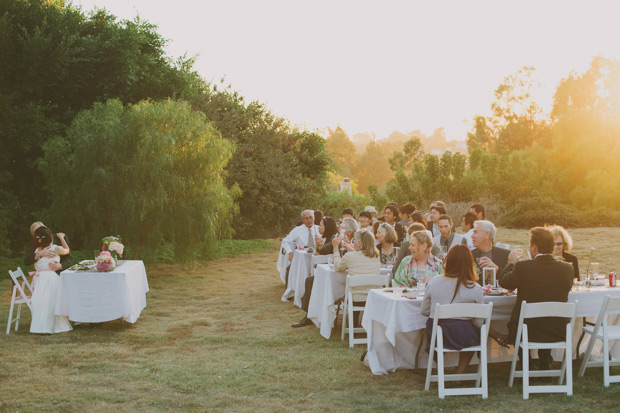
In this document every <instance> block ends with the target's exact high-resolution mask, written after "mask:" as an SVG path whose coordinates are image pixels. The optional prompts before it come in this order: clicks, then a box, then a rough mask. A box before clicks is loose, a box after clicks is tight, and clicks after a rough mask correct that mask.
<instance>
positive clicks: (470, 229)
mask: <svg viewBox="0 0 620 413" xmlns="http://www.w3.org/2000/svg"><path fill="white" fill-rule="evenodd" d="M477 220H478V218H477V217H476V214H474V213H473V212H471V211H469V212H468V213H466V214H465V215H463V219H462V220H461V229H462V230H463V232H464V233H465V234H464V235H463V238H465V240H466V241H467V246H468V247H469V249H470V250H473V249H474V242H473V241H472V239H471V236H472V234H473V233H474V222H476V221H477Z"/></svg>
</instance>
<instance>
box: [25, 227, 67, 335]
mask: <svg viewBox="0 0 620 413" xmlns="http://www.w3.org/2000/svg"><path fill="white" fill-rule="evenodd" d="M56 236H57V237H58V239H59V240H60V244H61V245H60V246H58V245H54V244H52V231H50V230H49V228H47V227H44V226H41V227H39V228H37V229H36V230H35V231H34V238H35V242H36V244H37V249H36V250H35V255H36V254H37V252H38V251H39V250H42V249H44V248H47V249H48V250H49V251H52V252H53V253H54V254H55V255H54V257H53V258H50V257H48V256H43V257H41V258H39V260H38V261H37V262H36V263H35V265H34V269H35V270H36V273H35V275H34V277H33V280H32V283H33V291H32V308H31V313H32V321H31V322H30V332H31V333H41V334H55V333H63V332H65V331H71V330H72V329H73V328H72V327H71V324H69V319H68V318H67V317H65V316H57V315H55V314H54V308H55V307H56V291H57V290H58V283H59V282H60V277H59V276H58V274H56V273H55V272H54V271H52V270H50V268H49V264H50V262H60V256H61V255H67V254H68V253H69V246H68V245H67V242H66V241H65V234H63V233H58V234H56Z"/></svg>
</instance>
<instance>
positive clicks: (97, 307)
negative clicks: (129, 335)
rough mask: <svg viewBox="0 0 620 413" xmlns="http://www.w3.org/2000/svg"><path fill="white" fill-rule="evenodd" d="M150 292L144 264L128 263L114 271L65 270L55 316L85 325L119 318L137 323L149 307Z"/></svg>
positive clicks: (61, 277) (59, 288)
mask: <svg viewBox="0 0 620 413" xmlns="http://www.w3.org/2000/svg"><path fill="white" fill-rule="evenodd" d="M148 291H149V284H148V281H147V278H146V269H145V268H144V263H143V262H142V261H126V262H125V263H123V264H122V265H120V266H118V267H116V268H115V269H114V270H112V271H110V272H94V271H72V270H65V271H63V272H61V273H60V282H59V284H58V292H57V295H56V307H55V314H56V315H64V316H67V317H69V320H71V321H77V322H83V323H99V322H104V321H111V320H116V319H119V318H122V319H123V320H125V321H127V322H129V323H135V322H136V321H137V320H138V317H140V313H141V312H142V310H143V309H144V308H145V307H146V293H147V292H148Z"/></svg>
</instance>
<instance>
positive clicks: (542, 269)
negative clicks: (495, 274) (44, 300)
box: [499, 255, 573, 343]
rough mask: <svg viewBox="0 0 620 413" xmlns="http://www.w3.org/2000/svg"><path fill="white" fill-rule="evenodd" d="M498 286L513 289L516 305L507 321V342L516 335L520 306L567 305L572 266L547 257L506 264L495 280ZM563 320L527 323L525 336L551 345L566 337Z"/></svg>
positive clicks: (540, 320) (555, 318)
mask: <svg viewBox="0 0 620 413" xmlns="http://www.w3.org/2000/svg"><path fill="white" fill-rule="evenodd" d="M499 285H501V286H502V287H504V288H508V289H515V288H516V289H517V303H516V304H515V306H514V308H513V309H512V315H511V317H510V321H509V322H508V332H509V334H510V339H511V342H512V343H514V339H515V337H516V335H517V327H518V324H519V315H520V313H521V303H522V302H523V300H525V301H527V302H528V303H540V302H546V301H556V302H563V303H565V302H567V301H568V293H569V292H570V290H571V287H572V286H573V267H572V266H571V265H570V264H568V263H565V262H560V261H557V260H556V259H555V258H553V256H551V255H540V256H538V257H536V258H534V259H533V260H528V261H520V262H518V263H516V264H508V265H507V266H506V268H505V270H504V273H503V275H502V277H501V278H500V280H499ZM566 322H567V319H565V318H558V317H543V318H536V319H531V320H530V321H528V322H527V325H528V334H529V337H530V340H532V341H542V342H551V341H559V340H564V339H565V338H566Z"/></svg>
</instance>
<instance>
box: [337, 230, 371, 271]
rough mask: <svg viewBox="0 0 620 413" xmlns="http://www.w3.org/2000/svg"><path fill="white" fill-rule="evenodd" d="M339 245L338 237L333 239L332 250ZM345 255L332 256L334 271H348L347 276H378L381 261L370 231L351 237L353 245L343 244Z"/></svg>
mask: <svg viewBox="0 0 620 413" xmlns="http://www.w3.org/2000/svg"><path fill="white" fill-rule="evenodd" d="M339 243H340V236H336V237H334V239H333V240H332V245H333V246H334V249H336V248H337V247H338V244H339ZM343 245H344V247H345V248H346V249H347V251H348V252H347V254H346V255H344V256H343V257H341V256H340V255H339V254H334V269H335V270H336V271H348V274H349V275H363V274H379V271H380V270H381V261H379V250H377V247H375V237H374V235H372V232H370V231H357V232H356V233H355V235H354V236H353V245H350V244H343Z"/></svg>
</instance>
